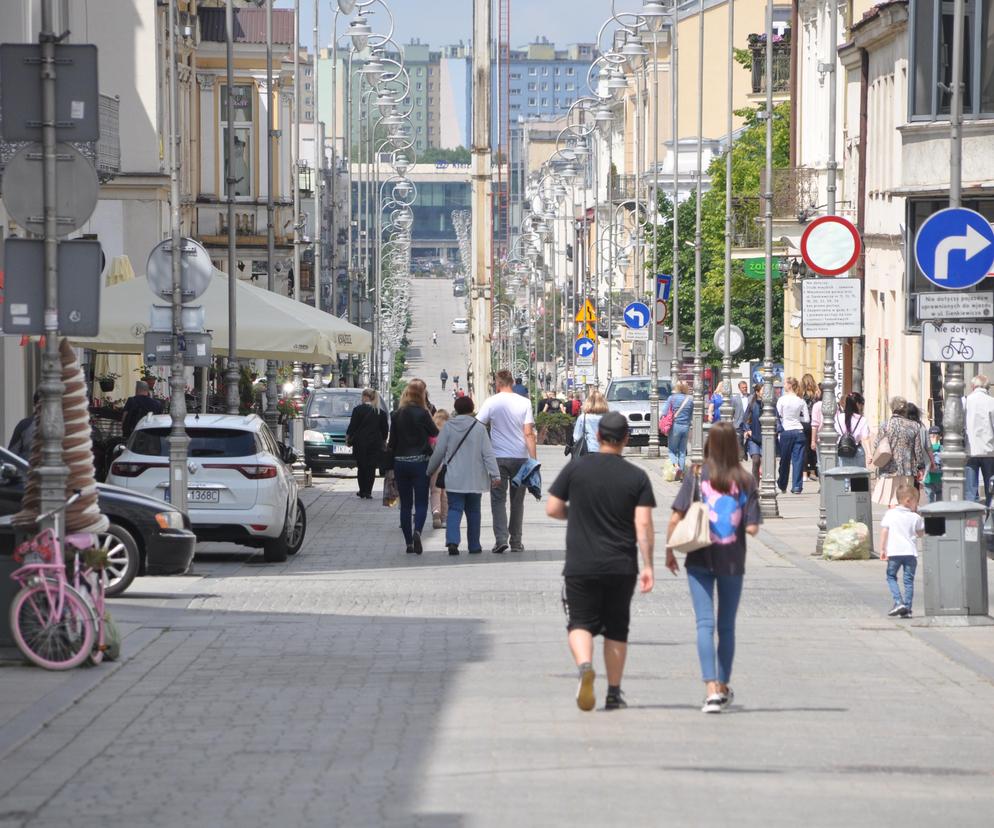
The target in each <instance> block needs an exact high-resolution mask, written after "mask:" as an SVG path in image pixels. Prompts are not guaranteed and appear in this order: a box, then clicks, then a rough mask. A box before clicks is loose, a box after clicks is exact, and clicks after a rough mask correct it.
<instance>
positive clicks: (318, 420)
mask: <svg viewBox="0 0 994 828" xmlns="http://www.w3.org/2000/svg"><path fill="white" fill-rule="evenodd" d="M361 402H362V391H361V390H360V389H358V388H321V389H318V390H317V391H314V392H312V393H311V395H310V396H309V397H308V398H307V404H306V405H305V406H304V462H305V463H306V464H307V468H309V469H311V470H312V471H326V470H328V469H334V468H354V467H355V457H353V456H352V448H351V446H347V445H345V432H346V430H347V429H348V427H349V420H351V419H352V409H353V408H355V407H356V406H357V405H359V404H360V403H361ZM380 410H382V411H383V412H386V413H389V412H387V409H386V406H385V405H384V403H383V398H382V397H380Z"/></svg>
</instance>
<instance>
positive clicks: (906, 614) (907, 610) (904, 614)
mask: <svg viewBox="0 0 994 828" xmlns="http://www.w3.org/2000/svg"><path fill="white" fill-rule="evenodd" d="M900 615H901V618H910V617H911V607H908V606H904V607H901V613H900Z"/></svg>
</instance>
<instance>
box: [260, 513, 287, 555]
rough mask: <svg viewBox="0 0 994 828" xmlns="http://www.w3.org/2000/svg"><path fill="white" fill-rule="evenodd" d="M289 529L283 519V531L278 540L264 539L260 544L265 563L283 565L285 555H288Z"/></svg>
mask: <svg viewBox="0 0 994 828" xmlns="http://www.w3.org/2000/svg"><path fill="white" fill-rule="evenodd" d="M288 530H289V527H288V526H287V523H286V518H284V519H283V531H282V532H280V535H279V537H278V538H265V539H264V540H263V542H262V557H263V558H264V559H265V561H266V563H283V561H285V560H286V557H287V555H289V554H290V544H289V542H288V537H289V534H290V533H289V531H288Z"/></svg>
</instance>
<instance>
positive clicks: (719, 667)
mask: <svg viewBox="0 0 994 828" xmlns="http://www.w3.org/2000/svg"><path fill="white" fill-rule="evenodd" d="M742 578H743V576H742V575H715V574H714V573H713V572H711V571H710V570H707V569H698V568H697V567H688V569H687V582H688V583H689V584H690V598H691V600H692V601H693V602H694V615H695V616H697V657H698V658H699V659H700V662H701V678H703V679H704V681H720V682H721V683H722V684H728V682H729V680H730V679H731V677H732V662H733V661H734V660H735V615H736V613H738V611H739V599H740V598H741V597H742ZM715 585H717V587H718V649H717V652H716V651H715V646H714V633H715V612H714V588H715Z"/></svg>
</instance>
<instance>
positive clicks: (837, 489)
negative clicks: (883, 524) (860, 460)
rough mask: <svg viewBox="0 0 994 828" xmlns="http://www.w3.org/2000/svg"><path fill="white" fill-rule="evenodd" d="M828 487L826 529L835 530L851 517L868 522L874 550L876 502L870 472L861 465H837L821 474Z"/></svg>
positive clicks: (824, 483)
mask: <svg viewBox="0 0 994 828" xmlns="http://www.w3.org/2000/svg"><path fill="white" fill-rule="evenodd" d="M822 485H823V486H824V487H825V521H826V525H825V528H826V529H827V530H831V529H835V528H836V527H837V526H841V525H842V524H843V523H845V522H846V521H848V520H855V521H857V522H858V523H865V524H866V527H867V528H868V529H869V530H870V550H871V551H872V550H873V504H872V503H871V502H870V472H869V469H864V468H863V467H862V466H837V467H836V468H834V469H829V470H828V471H826V472H824V473H823V474H822Z"/></svg>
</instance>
